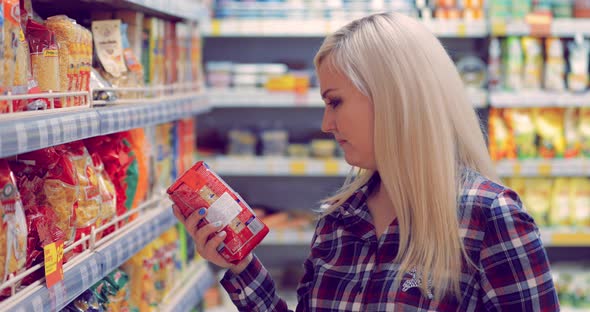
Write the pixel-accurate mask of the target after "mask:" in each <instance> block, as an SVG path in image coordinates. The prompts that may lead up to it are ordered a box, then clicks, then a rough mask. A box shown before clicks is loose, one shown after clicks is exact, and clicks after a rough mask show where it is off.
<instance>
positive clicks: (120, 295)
mask: <svg viewBox="0 0 590 312" xmlns="http://www.w3.org/2000/svg"><path fill="white" fill-rule="evenodd" d="M102 292H103V297H102V298H105V299H106V301H105V302H104V303H103V307H104V310H105V311H111V312H123V311H129V302H128V299H129V277H128V276H127V273H125V272H124V271H123V270H120V269H117V270H115V271H113V272H111V273H109V274H108V275H107V276H106V277H105V278H104V287H103V288H102Z"/></svg>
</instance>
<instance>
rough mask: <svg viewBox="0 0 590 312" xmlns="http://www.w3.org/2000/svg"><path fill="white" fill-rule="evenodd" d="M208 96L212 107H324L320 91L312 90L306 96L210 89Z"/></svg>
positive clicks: (256, 90)
mask: <svg viewBox="0 0 590 312" xmlns="http://www.w3.org/2000/svg"><path fill="white" fill-rule="evenodd" d="M207 95H208V97H209V99H210V104H211V106H212V107H232V108H239V107H320V108H323V107H324V102H323V101H322V98H321V95H320V90H319V89H311V90H309V91H308V92H307V93H306V94H296V93H294V92H268V91H266V90H264V89H210V90H208V93H207Z"/></svg>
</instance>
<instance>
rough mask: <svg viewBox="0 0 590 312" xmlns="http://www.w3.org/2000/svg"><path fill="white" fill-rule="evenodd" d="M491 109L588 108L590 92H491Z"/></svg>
mask: <svg viewBox="0 0 590 312" xmlns="http://www.w3.org/2000/svg"><path fill="white" fill-rule="evenodd" d="M490 105H491V106H492V107H499V108H500V107H504V108H510V107H584V106H590V92H586V93H570V92H548V91H522V92H493V93H491V94H490Z"/></svg>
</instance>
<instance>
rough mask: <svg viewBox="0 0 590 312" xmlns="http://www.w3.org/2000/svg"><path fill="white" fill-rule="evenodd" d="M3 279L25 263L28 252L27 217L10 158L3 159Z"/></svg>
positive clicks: (0, 179)
mask: <svg viewBox="0 0 590 312" xmlns="http://www.w3.org/2000/svg"><path fill="white" fill-rule="evenodd" d="M0 212H1V213H2V220H1V221H0V283H4V282H5V281H6V280H7V279H8V277H9V275H10V274H17V273H20V271H21V270H22V269H23V268H24V266H25V261H26V255H27V235H28V230H27V220H26V219H25V212H24V210H23V206H22V202H21V199H20V194H19V192H18V189H17V187H16V180H15V179H14V175H13V174H12V171H11V170H10V167H9V165H8V162H7V161H6V160H3V159H0Z"/></svg>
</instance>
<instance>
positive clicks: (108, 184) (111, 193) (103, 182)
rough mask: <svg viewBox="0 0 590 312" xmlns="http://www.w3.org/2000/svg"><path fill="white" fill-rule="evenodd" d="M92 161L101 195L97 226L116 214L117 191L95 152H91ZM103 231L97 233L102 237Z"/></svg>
mask: <svg viewBox="0 0 590 312" xmlns="http://www.w3.org/2000/svg"><path fill="white" fill-rule="evenodd" d="M91 157H92V161H93V163H94V168H95V170H96V176H97V178H98V188H99V190H100V195H101V205H100V213H99V217H98V218H97V222H96V226H97V227H99V226H101V225H103V224H105V223H107V222H109V221H110V220H111V219H113V218H114V217H115V216H116V215H117V192H116V191H115V185H114V184H113V182H112V181H111V178H110V177H109V176H108V175H107V174H106V172H105V171H104V164H103V162H102V159H100V156H98V154H97V153H94V154H92V156H91ZM102 234H103V232H100V233H98V237H97V238H100V237H102Z"/></svg>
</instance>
